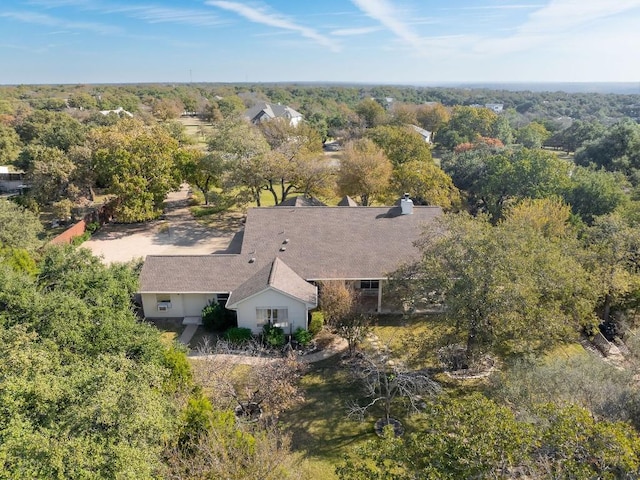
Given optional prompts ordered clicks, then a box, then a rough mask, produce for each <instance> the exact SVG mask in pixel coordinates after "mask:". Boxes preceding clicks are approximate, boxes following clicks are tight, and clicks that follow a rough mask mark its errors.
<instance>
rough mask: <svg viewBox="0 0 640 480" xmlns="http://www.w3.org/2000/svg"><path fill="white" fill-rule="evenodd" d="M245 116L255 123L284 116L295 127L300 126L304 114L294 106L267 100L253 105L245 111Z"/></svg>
mask: <svg viewBox="0 0 640 480" xmlns="http://www.w3.org/2000/svg"><path fill="white" fill-rule="evenodd" d="M244 117H245V118H246V119H247V120H249V121H250V122H251V123H253V124H258V123H260V122H268V121H269V120H273V119H274V118H283V119H285V120H288V121H289V123H290V124H291V125H293V126H294V127H296V126H298V124H299V123H300V122H301V121H302V114H301V113H299V112H296V111H295V110H294V109H293V108H291V107H287V106H285V105H280V104H279V103H265V102H261V103H258V104H256V105H254V106H253V107H251V108H250V109H249V110H247V111H246V112H244Z"/></svg>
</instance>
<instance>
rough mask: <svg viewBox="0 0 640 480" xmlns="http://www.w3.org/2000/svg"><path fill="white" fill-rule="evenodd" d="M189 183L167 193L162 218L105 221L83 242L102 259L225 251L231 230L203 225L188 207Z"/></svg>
mask: <svg viewBox="0 0 640 480" xmlns="http://www.w3.org/2000/svg"><path fill="white" fill-rule="evenodd" d="M188 198H189V187H188V186H187V185H183V186H182V187H181V189H180V190H179V191H178V192H172V193H170V194H169V195H168V196H167V202H166V213H165V215H164V218H163V219H161V220H154V221H152V222H146V223H137V224H127V225H125V224H109V225H105V226H104V227H102V228H101V229H100V231H99V232H97V233H96V234H95V235H94V236H93V237H92V238H91V239H90V240H87V241H86V242H84V243H83V244H82V246H83V247H85V248H88V249H90V250H91V251H92V252H93V253H94V255H98V256H102V257H103V259H104V262H105V263H113V262H127V261H129V260H133V259H136V258H140V257H142V258H145V257H146V256H147V255H203V254H205V255H206V254H211V253H217V252H221V251H224V250H225V249H226V248H227V247H228V246H229V242H230V241H231V239H232V238H233V234H232V233H229V232H222V231H218V230H213V229H211V228H207V227H204V226H202V225H200V224H199V223H198V222H196V221H195V220H194V219H193V217H192V215H191V213H190V212H189V208H188Z"/></svg>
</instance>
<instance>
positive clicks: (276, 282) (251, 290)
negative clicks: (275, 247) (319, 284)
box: [227, 258, 317, 308]
mask: <svg viewBox="0 0 640 480" xmlns="http://www.w3.org/2000/svg"><path fill="white" fill-rule="evenodd" d="M268 287H272V288H274V289H276V290H278V291H280V292H282V293H285V294H287V295H290V296H292V297H294V298H297V299H299V300H301V301H303V302H305V303H309V304H311V305H316V304H317V299H316V287H314V286H313V285H311V284H310V283H308V282H306V281H305V280H304V279H303V278H301V277H300V276H299V275H298V274H297V273H296V272H294V271H293V270H291V269H290V268H289V267H288V266H287V264H286V263H284V262H283V261H282V260H280V259H279V258H276V259H275V260H273V262H271V264H269V265H266V266H265V267H263V268H262V269H261V270H260V271H259V272H258V273H256V274H255V275H254V276H252V277H251V278H249V279H248V280H247V281H246V282H244V283H243V284H242V285H240V286H238V288H236V289H235V290H233V291H232V293H231V296H230V297H229V300H228V301H227V307H230V308H233V306H235V305H237V304H238V303H239V302H241V301H242V300H245V299H247V298H249V297H252V296H253V295H255V294H257V293H260V292H262V291H263V290H265V289H266V288H268Z"/></svg>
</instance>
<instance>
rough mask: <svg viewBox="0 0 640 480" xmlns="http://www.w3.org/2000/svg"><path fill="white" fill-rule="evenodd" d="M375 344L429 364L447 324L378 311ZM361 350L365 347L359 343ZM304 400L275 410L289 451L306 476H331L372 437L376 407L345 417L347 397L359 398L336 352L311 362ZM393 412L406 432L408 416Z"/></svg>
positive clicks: (419, 364) (413, 362)
mask: <svg viewBox="0 0 640 480" xmlns="http://www.w3.org/2000/svg"><path fill="white" fill-rule="evenodd" d="M372 333H374V334H375V335H376V336H377V337H378V339H379V343H380V344H383V345H388V346H389V347H390V348H391V350H392V352H393V354H392V356H394V357H395V358H398V359H403V360H405V361H406V362H407V364H409V365H411V367H412V368H422V367H435V366H436V365H437V357H436V348H435V345H436V344H438V342H441V341H444V340H446V339H447V338H448V337H447V336H448V335H449V334H450V329H448V328H447V327H446V326H445V325H443V323H442V321H441V319H440V317H438V316H432V315H430V316H416V317H413V318H404V317H402V316H399V315H385V316H380V317H379V318H378V321H377V325H376V326H374V327H373V328H372ZM363 347H364V348H365V349H369V348H371V346H370V345H368V344H367V342H365V345H363ZM301 387H302V389H303V390H304V392H305V402H304V403H302V404H301V405H299V406H298V407H297V408H295V409H292V410H290V411H287V412H285V413H284V414H283V415H281V422H282V425H283V427H284V428H285V429H286V430H287V431H289V432H290V433H291V434H292V444H293V450H294V451H296V452H300V453H302V454H303V455H304V462H303V464H302V465H303V469H304V471H305V472H306V473H308V474H309V475H310V478H323V479H324V478H327V479H331V478H336V477H335V474H334V470H335V466H336V465H337V464H339V463H340V462H341V460H342V459H343V457H344V455H345V454H349V452H350V451H351V450H352V449H353V447H354V446H356V445H358V444H359V443H362V442H365V441H367V440H370V439H373V438H376V436H375V433H374V432H373V423H374V422H375V420H376V419H377V418H379V416H381V415H382V411H375V410H373V411H372V412H371V415H369V416H368V417H367V418H366V419H365V421H363V422H359V421H357V420H351V419H348V418H347V402H349V401H350V400H356V399H358V398H360V399H361V398H362V392H361V390H360V387H359V385H358V384H357V383H356V382H354V381H353V377H352V375H351V374H350V372H349V371H348V369H347V368H346V367H344V366H343V365H342V364H341V362H340V359H339V358H337V357H334V358H331V359H328V360H325V361H323V362H318V363H317V364H314V365H313V366H312V368H311V370H310V371H309V373H307V375H305V377H304V378H303V380H302V384H301ZM394 416H395V417H397V418H399V419H400V420H401V421H402V422H403V423H404V425H405V427H406V429H407V431H408V432H410V431H411V430H412V427H413V423H412V418H411V417H410V416H408V415H407V412H406V411H405V410H404V409H402V408H401V407H398V408H397V409H396V410H395V412H394Z"/></svg>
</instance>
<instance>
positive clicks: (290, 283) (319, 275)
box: [140, 197, 442, 333]
mask: <svg viewBox="0 0 640 480" xmlns="http://www.w3.org/2000/svg"><path fill="white" fill-rule="evenodd" d="M441 214H442V210H441V209H440V208H439V207H428V206H413V202H412V201H411V200H410V199H409V198H408V197H406V198H404V199H403V200H402V201H401V205H398V206H393V207H347V206H345V207H327V206H291V207H287V206H284V207H283V206H278V207H263V208H253V209H250V210H249V211H248V213H247V219H246V223H245V229H244V232H243V235H242V239H241V247H240V249H239V253H223V254H212V255H192V256H147V258H146V260H145V263H144V266H143V268H142V272H141V275H140V294H141V298H142V304H143V308H144V314H145V316H146V317H147V318H175V319H183V318H185V317H199V316H200V315H201V312H202V309H203V308H204V306H205V305H207V303H209V302H212V301H213V302H218V303H220V304H222V305H224V306H226V308H228V309H231V310H235V311H236V312H237V314H238V326H239V327H246V328H250V329H251V330H252V331H253V332H255V333H258V332H259V331H260V330H261V329H262V326H263V325H264V324H265V323H272V324H276V325H279V326H281V327H283V328H284V329H285V331H287V332H294V331H295V330H296V329H297V328H299V327H300V328H307V324H308V317H309V312H310V310H313V309H314V308H316V307H317V306H318V289H317V286H318V284H319V282H321V281H323V280H345V281H348V282H351V283H352V284H353V285H354V287H355V288H357V289H359V290H360V292H361V293H362V295H363V297H364V298H365V301H366V302H367V304H368V305H370V306H371V307H372V310H373V311H376V312H385V311H393V310H394V309H395V310H397V308H395V307H394V306H393V305H394V302H393V299H392V298H386V297H385V296H384V295H383V293H384V292H383V289H384V285H385V282H386V280H387V278H388V275H389V273H390V272H393V271H394V270H396V269H397V268H398V267H399V266H400V265H401V264H402V263H404V262H408V261H413V260H417V259H418V258H419V256H420V255H419V251H418V249H417V248H416V247H415V245H414V241H415V240H416V239H417V238H418V237H419V235H420V233H421V232H422V230H423V229H424V228H425V227H427V226H429V224H431V223H432V222H433V221H434V220H435V219H436V218H437V217H439V216H440V215H441ZM320 294H321V292H320Z"/></svg>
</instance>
